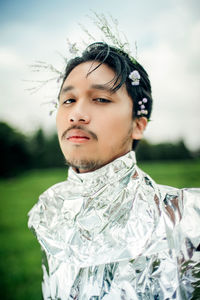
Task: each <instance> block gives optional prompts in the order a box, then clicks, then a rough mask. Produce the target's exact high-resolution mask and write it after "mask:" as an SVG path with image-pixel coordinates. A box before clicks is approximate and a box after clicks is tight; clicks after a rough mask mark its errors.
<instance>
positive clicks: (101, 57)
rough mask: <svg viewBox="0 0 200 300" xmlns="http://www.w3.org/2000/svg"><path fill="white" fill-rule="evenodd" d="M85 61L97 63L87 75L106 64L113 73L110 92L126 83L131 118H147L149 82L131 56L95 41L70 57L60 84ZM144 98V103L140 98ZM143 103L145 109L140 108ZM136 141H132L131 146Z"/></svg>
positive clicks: (145, 73)
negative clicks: (134, 77)
mask: <svg viewBox="0 0 200 300" xmlns="http://www.w3.org/2000/svg"><path fill="white" fill-rule="evenodd" d="M87 61H97V62H99V64H98V65H97V66H96V67H94V68H93V67H92V65H91V68H90V70H89V72H88V75H89V74H90V73H91V72H93V71H94V70H96V69H97V68H98V67H99V66H100V65H101V64H106V65H108V66H109V67H110V68H111V69H112V70H113V71H114V73H115V76H114V78H113V79H112V81H111V82H110V83H112V87H111V92H116V91H117V90H118V89H119V88H120V87H121V86H122V85H123V84H125V85H126V89H127V92H128V95H129V96H130V97H131V99H132V101H133V118H139V117H141V116H145V117H146V118H147V119H148V120H149V118H150V116H151V111H152V95H151V84H150V80H149V77H148V74H147V72H146V71H145V70H144V68H143V67H142V66H141V65H140V64H139V63H138V62H137V61H136V60H135V59H133V58H131V57H130V56H129V55H128V54H127V53H126V52H124V51H122V50H121V49H118V48H116V47H113V46H109V45H108V44H106V43H103V42H97V43H93V44H91V45H89V46H88V47H87V48H86V49H85V51H84V52H83V53H82V56H78V57H75V58H73V59H71V60H70V61H69V62H68V64H67V66H66V69H65V72H64V78H63V82H62V85H61V89H62V86H63V84H64V82H65V79H66V78H67V76H68V75H69V73H70V72H71V71H72V70H73V69H74V68H75V67H76V66H78V65H79V64H81V63H84V62H87ZM133 71H138V73H139V75H140V80H139V84H138V85H132V82H133V81H132V79H130V78H129V75H130V73H131V72H133ZM143 99H145V103H142V100H143ZM141 105H144V107H145V110H144V109H143V108H141ZM136 143H137V141H134V142H133V148H135V144H136Z"/></svg>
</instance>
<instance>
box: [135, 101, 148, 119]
mask: <svg viewBox="0 0 200 300" xmlns="http://www.w3.org/2000/svg"><path fill="white" fill-rule="evenodd" d="M147 101H148V99H147V98H143V99H142V100H141V101H138V104H139V106H140V109H139V110H138V111H137V115H138V116H143V115H148V110H147V109H146V106H145V103H147Z"/></svg>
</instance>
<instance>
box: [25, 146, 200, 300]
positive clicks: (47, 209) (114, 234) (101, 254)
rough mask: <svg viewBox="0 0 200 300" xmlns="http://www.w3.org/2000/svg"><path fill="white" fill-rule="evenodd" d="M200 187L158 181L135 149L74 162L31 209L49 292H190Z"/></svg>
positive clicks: (108, 296) (114, 299)
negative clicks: (81, 168)
mask: <svg viewBox="0 0 200 300" xmlns="http://www.w3.org/2000/svg"><path fill="white" fill-rule="evenodd" d="M199 200H200V189H183V190H179V189H175V188H171V187H166V186H160V185H157V184H156V183H155V182H154V181H153V180H152V179H151V178H150V177H149V176H148V175H147V174H145V173H144V172H142V171H141V170H140V169H139V168H138V167H137V165H136V164H135V154H134V152H129V153H128V154H126V155H124V156H122V157H120V158H118V159H116V160H115V161H113V162H112V163H110V164H108V165H106V166H104V167H102V168H101V169H98V170H96V171H94V172H91V173H82V174H77V173H75V172H74V171H73V170H72V169H71V168H70V169H69V174H68V179H67V181H65V182H61V183H58V184H56V185H54V186H52V187H51V188H49V189H48V190H47V191H46V192H45V193H43V194H42V195H41V196H40V199H39V202H38V203H37V204H36V205H35V206H34V207H33V208H32V210H31V211H30V213H29V227H30V228H32V229H33V230H34V231H35V233H36V236H37V238H38V241H39V242H40V244H41V246H42V249H43V250H44V253H45V259H44V263H43V274H44V278H43V284H42V289H43V296H44V299H62V300H67V299H81V300H86V299H88V300H89V299H90V300H94V299H95V300H97V299H104V300H118V299H121V300H125V299H126V300H130V299H133V300H134V299H142V300H145V299H191V298H192V295H193V293H194V291H196V292H197V289H198V287H199V284H200V283H199V281H198V274H200V267H199V255H198V253H199V252H198V251H196V249H197V247H198V245H199V241H200V240H199V232H200V230H199V228H200V226H199V225H200V223H199V220H200V218H199V212H200V206H199Z"/></svg>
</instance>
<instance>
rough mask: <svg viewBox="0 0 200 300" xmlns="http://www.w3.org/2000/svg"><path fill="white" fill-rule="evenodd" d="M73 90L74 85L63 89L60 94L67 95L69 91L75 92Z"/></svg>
mask: <svg viewBox="0 0 200 300" xmlns="http://www.w3.org/2000/svg"><path fill="white" fill-rule="evenodd" d="M73 89H74V87H73V85H68V86H65V87H63V88H62V90H61V93H60V94H65V93H67V92H68V91H71V90H73Z"/></svg>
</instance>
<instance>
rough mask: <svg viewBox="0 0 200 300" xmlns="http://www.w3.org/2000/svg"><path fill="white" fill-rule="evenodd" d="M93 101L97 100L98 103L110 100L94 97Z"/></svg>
mask: <svg viewBox="0 0 200 300" xmlns="http://www.w3.org/2000/svg"><path fill="white" fill-rule="evenodd" d="M94 101H95V102H99V103H110V102H111V101H110V100H108V99H104V98H95V99H94Z"/></svg>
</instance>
